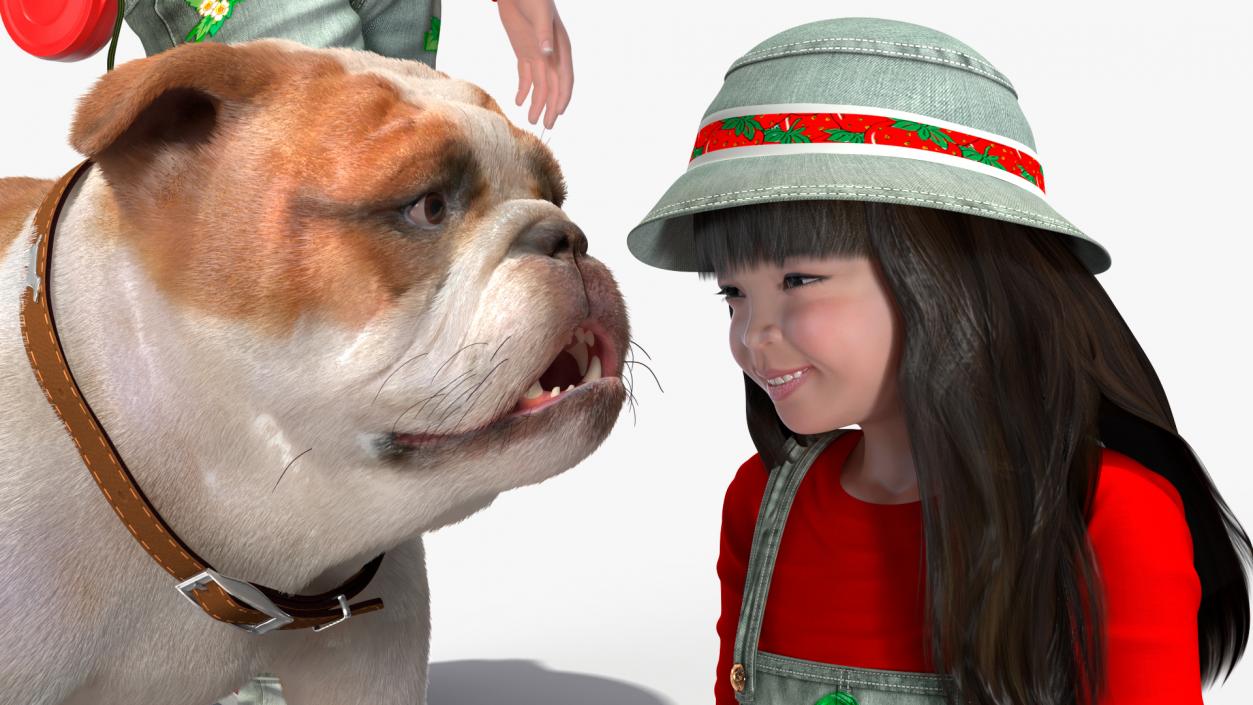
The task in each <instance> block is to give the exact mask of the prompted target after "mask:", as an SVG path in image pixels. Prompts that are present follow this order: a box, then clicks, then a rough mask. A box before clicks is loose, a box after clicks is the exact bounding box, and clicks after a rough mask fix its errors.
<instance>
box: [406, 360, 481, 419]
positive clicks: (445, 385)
mask: <svg viewBox="0 0 1253 705" xmlns="http://www.w3.org/2000/svg"><path fill="white" fill-rule="evenodd" d="M470 372H471V370H466V371H465V372H462V373H461V374H459V375H457V376H456V377H454V378H453V379H452V381H450V382H446V383H445V384H444V386H443V387H440V388H439V390H438V391H437V392H436V393H435V394H432V395H431V396H429V397H427V398H426V399H423V400H422V401H416V402H414V403H413V404H411V405H410V406H409V408H408V409H405V410H404V411H402V412H400V416H397V417H396V421H395V422H394V423H392V433H395V432H396V427H397V426H398V425H400V420H401V419H402V418H404V417H405V414H407V413H409V411H410V410H412V409H413V407H415V406H417V405H419V404H426V403H427V402H429V401H431V400H432V399H434V398H435V397H437V396H440V393H441V392H443V391H444V390H445V389H447V388H448V385H450V384H452V383H453V382H455V381H456V380H457V379H459V378H461V377H463V376H465V375H467V374H469V373H470Z"/></svg>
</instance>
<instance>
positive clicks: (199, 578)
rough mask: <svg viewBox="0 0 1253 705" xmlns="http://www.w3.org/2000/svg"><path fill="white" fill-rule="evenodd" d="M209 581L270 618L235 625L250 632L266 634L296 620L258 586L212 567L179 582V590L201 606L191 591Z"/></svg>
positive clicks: (199, 588) (200, 588)
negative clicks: (223, 573)
mask: <svg viewBox="0 0 1253 705" xmlns="http://www.w3.org/2000/svg"><path fill="white" fill-rule="evenodd" d="M209 583H217V585H218V587H220V588H222V589H223V590H225V591H226V593H227V594H228V595H230V596H231V597H234V598H235V599H237V600H239V601H241V602H243V603H244V604H246V605H248V606H249V607H251V608H253V609H254V610H256V611H258V612H261V613H262V614H264V615H266V616H268V617H269V618H270V619H267V620H266V621H264V622H261V623H260V624H252V625H249V624H236V625H235V626H237V627H239V628H240V629H243V630H244V631H246V632H250V633H252V634H265V633H266V632H270V631H274V630H275V629H278V628H279V627H282V626H284V625H287V624H291V623H292V622H294V621H295V618H294V617H292V616H291V615H290V614H287V613H286V612H284V611H283V610H281V609H279V607H278V605H276V604H274V603H273V602H271V601H270V598H268V597H266V596H265V593H263V592H261V591H260V590H258V589H257V588H256V586H254V585H252V584H251V583H246V582H244V581H242V580H236V579H235V578H228V577H227V576H225V575H222V574H221V573H218V572H217V571H215V570H212V569H211V568H205V569H204V570H203V571H201V572H200V573H197V574H196V575H193V576H192V577H190V578H188V579H186V580H184V581H183V582H181V583H179V584H178V591H179V592H180V593H182V595H183V597H186V598H187V600H188V601H189V602H191V603H192V604H193V605H195V606H196V607H197V608H199V607H200V603H199V602H196V598H194V597H192V596H191V593H192V591H194V590H202V589H204V587H205V586H206V585H208V584H209Z"/></svg>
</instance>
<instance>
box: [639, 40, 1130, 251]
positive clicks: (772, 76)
mask: <svg viewBox="0 0 1253 705" xmlns="http://www.w3.org/2000/svg"><path fill="white" fill-rule="evenodd" d="M810 199H833V200H854V201H882V202H887V203H899V204H902V205H910V206H924V207H929V208H939V209H942V210H949V211H957V212H959V213H969V214H971V215H978V216H983V217H987V218H995V219H997V220H1004V221H1008V222H1011V223H1020V224H1023V225H1028V226H1032V227H1035V228H1039V229H1041V230H1047V231H1051V232H1054V233H1058V234H1060V235H1062V236H1064V238H1063V239H1064V241H1065V242H1066V244H1067V245H1068V246H1069V247H1070V248H1071V250H1072V251H1073V252H1074V253H1075V254H1076V255H1077V256H1078V257H1079V259H1080V261H1082V262H1083V263H1084V265H1085V266H1087V268H1088V270H1089V271H1091V272H1092V273H1094V274H1096V273H1099V272H1103V271H1105V270H1106V269H1108V268H1109V265H1110V257H1109V253H1108V252H1106V251H1105V248H1103V247H1101V245H1100V244H1099V243H1097V242H1096V241H1094V240H1092V239H1091V238H1089V237H1088V236H1087V235H1084V234H1083V233H1082V232H1081V231H1080V230H1079V229H1078V228H1076V227H1075V226H1074V225H1072V224H1071V223H1070V222H1069V221H1068V220H1066V219H1065V218H1063V217H1062V216H1061V215H1060V214H1058V213H1057V211H1055V210H1053V207H1052V206H1051V205H1049V203H1048V201H1047V199H1046V197H1045V181H1044V173H1043V169H1042V167H1041V165H1040V161H1039V159H1038V158H1037V157H1036V155H1035V141H1034V139H1033V138H1032V136H1031V128H1030V126H1029V125H1028V124H1027V119H1026V118H1025V117H1024V116H1023V114H1022V110H1021V109H1020V108H1019V107H1018V94H1017V92H1016V91H1015V90H1014V87H1013V85H1012V84H1011V83H1010V82H1009V79H1008V78H1006V77H1005V76H1004V74H1002V73H1001V72H1000V71H997V70H996V68H995V67H993V66H992V64H990V63H989V62H988V61H987V60H986V59H984V58H983V57H982V56H980V55H979V54H978V53H976V52H975V51H974V50H973V49H971V48H970V47H968V46H966V45H965V44H963V43H961V42H959V41H957V40H956V39H954V38H952V37H950V36H948V35H947V34H944V33H942V32H937V31H935V30H933V29H929V28H927V27H922V26H919V25H915V24H909V23H907V22H897V21H893V20H885V19H877V18H864V17H858V18H839V19H832V20H824V21H820V22H811V23H809V24H804V25H800V26H799V27H793V28H792V29H789V30H786V31H783V32H781V33H779V34H776V35H775V36H773V37H771V38H770V39H767V40H766V41H764V42H762V43H761V44H759V45H757V46H756V47H754V48H753V50H752V51H750V52H748V53H747V54H745V55H743V56H741V57H740V58H739V59H737V60H736V61H735V63H733V64H731V68H730V69H729V70H728V71H727V73H726V76H725V77H724V81H723V84H722V90H720V91H719V92H718V95H717V97H715V98H714V100H713V103H711V104H710V105H709V108H708V109H706V110H705V115H704V117H703V118H702V119H701V122H700V126H699V129H698V130H697V135H696V142H695V144H694V146H693V149H692V154H691V157H690V161H689V162H688V167H687V171H685V172H684V173H683V175H681V176H680V177H679V178H678V180H677V181H675V182H674V184H673V185H671V186H670V188H669V190H667V191H666V193H665V195H663V196H662V197H661V200H660V201H658V202H657V205H656V206H654V207H653V209H652V210H651V211H650V212H649V213H648V215H647V216H645V217H644V220H643V221H641V222H640V224H639V225H637V226H635V228H633V229H632V230H631V232H630V234H629V235H628V236H627V247H628V249H630V251H631V254H633V255H635V257H636V258H638V259H639V260H640V261H642V262H644V263H645V264H650V265H652V266H654V267H660V268H662V269H670V270H676V271H686V272H693V271H697V269H698V266H697V262H696V256H695V247H694V243H693V240H692V214H693V213H699V212H702V211H711V210H716V209H719V208H728V207H732V206H738V205H745V204H749V203H762V202H768V201H794V200H810Z"/></svg>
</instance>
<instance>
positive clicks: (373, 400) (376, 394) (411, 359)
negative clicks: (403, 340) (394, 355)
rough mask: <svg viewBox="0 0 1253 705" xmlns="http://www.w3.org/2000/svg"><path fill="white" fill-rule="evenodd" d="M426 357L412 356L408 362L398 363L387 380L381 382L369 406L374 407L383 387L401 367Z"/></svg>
mask: <svg viewBox="0 0 1253 705" xmlns="http://www.w3.org/2000/svg"><path fill="white" fill-rule="evenodd" d="M426 355H427V353H422V354H420V355H414V356H413V357H411V358H409V359H408V360H405V361H404V362H402V363H400V365H398V366H397V367H396V369H394V370H392V373H391V374H389V375H387V379H385V380H383V383H382V384H380V385H379V390H378V391H377V392H375V393H374V398H373V399H371V400H370V405H371V406H373V405H374V402H376V401H378V398H379V395H380V394H382V393H383V387H385V386H387V382H388V380H390V379H391V378H392V375H394V374H396V373H397V372H399V371H400V368H401V367H404V366H405V365H408V364H409V363H411V362H413V361H414V360H416V359H418V358H420V357H424V356H426Z"/></svg>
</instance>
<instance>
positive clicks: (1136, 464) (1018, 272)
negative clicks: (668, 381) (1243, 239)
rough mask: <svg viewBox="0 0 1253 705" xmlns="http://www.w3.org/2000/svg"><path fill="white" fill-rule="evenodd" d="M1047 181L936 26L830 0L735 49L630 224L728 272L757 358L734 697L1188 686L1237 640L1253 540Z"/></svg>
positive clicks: (928, 695)
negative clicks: (1178, 423)
mask: <svg viewBox="0 0 1253 705" xmlns="http://www.w3.org/2000/svg"><path fill="white" fill-rule="evenodd" d="M1044 193H1045V178H1044V173H1043V168H1042V166H1041V164H1040V162H1039V160H1038V159H1037V158H1036V156H1035V154H1034V150H1033V140H1032V137H1031V132H1030V128H1029V127H1028V125H1027V122H1026V120H1025V118H1024V117H1023V115H1022V113H1021V111H1020V109H1019V107H1018V104H1017V98H1016V93H1015V92H1014V89H1013V86H1012V84H1010V82H1009V80H1008V79H1007V78H1006V77H1005V76H1004V75H1003V74H1001V73H1000V72H999V71H997V70H996V69H995V68H994V67H993V66H992V65H991V64H990V63H988V62H987V60H986V59H984V58H983V57H982V56H980V55H979V54H977V53H976V52H974V51H973V50H972V49H970V47H968V46H966V45H964V44H962V43H961V42H958V41H957V40H955V39H953V38H952V37H949V36H948V35H945V34H942V33H940V32H936V31H934V30H930V29H927V28H924V27H919V26H916V25H910V24H906V23H901V22H893V21H887V20H876V19H864V18H863V19H840V20H830V21H825V22H816V23H811V24H807V25H802V26H800V27H796V28H793V29H791V30H787V31H785V32H782V33H780V34H778V35H776V36H775V37H772V38H770V39H768V40H767V41H765V42H763V43H762V44H761V45H759V46H757V47H756V48H754V49H753V50H752V51H750V52H748V53H747V54H745V55H744V56H743V57H741V58H740V59H739V60H737V61H736V62H735V63H734V64H732V66H731V69H730V71H729V72H728V73H727V75H726V78H725V82H724V85H723V87H722V90H721V91H720V92H719V94H718V96H717V97H716V98H715V99H714V102H713V104H712V105H711V106H710V107H709V109H708V110H707V112H706V115H705V118H704V119H703V120H702V123H701V129H700V130H699V132H698V135H697V139H696V144H695V146H694V149H693V152H692V160H691V163H690V165H689V168H688V170H687V172H686V173H685V174H684V175H683V176H682V177H681V178H680V179H679V180H678V181H677V182H676V183H675V184H674V185H673V186H671V188H670V189H669V191H668V192H667V193H666V194H665V195H664V196H663V197H662V199H661V201H660V203H658V205H657V206H656V207H655V208H654V209H653V211H652V212H651V213H649V215H648V216H647V217H646V218H645V219H644V221H643V222H642V223H641V224H640V225H639V226H637V227H636V228H635V229H634V230H633V231H632V232H631V234H630V236H629V239H628V245H629V247H630V249H631V251H632V253H633V254H635V256H636V257H638V258H639V259H641V260H642V261H644V262H645V263H648V264H651V265H654V266H657V267H661V268H665V269H673V270H681V271H697V272H700V276H701V277H702V278H710V277H716V279H717V281H718V284H719V286H720V287H721V289H720V290H719V292H718V293H719V294H720V295H723V296H724V297H725V299H726V302H727V304H728V306H729V308H730V316H731V326H730V343H731V350H732V355H733V357H734V358H735V360H736V362H737V363H738V364H739V365H740V367H741V368H742V369H743V371H744V377H745V389H746V396H747V412H748V426H749V432H750V434H751V436H752V439H753V443H754V445H755V446H756V447H757V449H758V451H759V452H758V454H757V455H754V456H753V457H752V458H750V459H749V460H748V461H747V462H746V463H744V465H743V466H742V467H741V468H740V470H739V472H738V473H737V475H736V477H735V479H734V480H733V481H732V483H731V486H730V487H729V488H728V491H727V496H726V502H725V506H724V515H723V537H722V550H721V555H720V557H719V561H718V573H719V577H720V579H721V582H722V592H723V609H722V617H721V619H720V620H719V622H718V632H719V636H720V638H721V644H722V648H721V653H720V658H719V665H718V680H717V685H716V687H715V695H716V699H717V702H718V703H719V705H730V704H731V703H734V702H735V701H736V700H739V701H740V702H741V703H746V704H747V703H762V704H763V705H765V704H769V703H794V704H799V705H805V704H809V703H814V704H816V705H833V704H837V703H838V704H840V705H850V704H853V703H862V705H872V704H873V705H882V704H899V705H905V704H908V705H934V704H938V703H944V702H970V703H980V704H982V703H1031V704H1032V705H1039V704H1049V703H1076V702H1077V703H1093V702H1098V703H1101V704H1102V705H1121V704H1124V703H1127V704H1129V703H1141V704H1143V703H1167V702H1169V703H1180V702H1188V703H1198V704H1199V703H1201V688H1202V682H1203V681H1204V683H1205V684H1208V683H1210V682H1212V681H1213V680H1214V679H1215V678H1216V677H1217V675H1218V673H1219V671H1221V670H1223V668H1226V669H1227V671H1228V672H1229V671H1230V669H1231V668H1232V667H1233V666H1234V664H1235V662H1236V661H1237V660H1238V659H1239V658H1240V656H1241V655H1242V653H1243V651H1244V648H1245V645H1246V642H1247V639H1248V629H1249V597H1248V587H1247V578H1246V575H1245V570H1246V566H1247V563H1248V557H1249V554H1250V549H1251V547H1250V544H1249V540H1248V538H1247V536H1246V535H1245V533H1244V531H1243V530H1242V529H1241V527H1240V525H1239V523H1238V522H1237V521H1236V519H1235V518H1234V517H1233V516H1232V515H1231V513H1230V511H1229V510H1228V509H1227V507H1226V504H1225V503H1224V502H1223V499H1222V497H1221V496H1220V495H1219V493H1218V491H1217V490H1216V488H1215V487H1214V486H1213V484H1212V483H1211V481H1210V479H1209V477H1208V475H1207V474H1206V472H1205V471H1204V469H1203V468H1202V466H1201V464H1200V462H1199V460H1198V459H1197V458H1196V456H1195V455H1194V454H1193V453H1192V451H1191V449H1190V448H1189V446H1188V445H1187V443H1186V442H1184V441H1183V439H1182V438H1180V437H1179V436H1178V434H1177V432H1176V428H1175V423H1174V419H1173V416H1172V414H1171V410H1170V404H1169V402H1168V400H1167V398H1166V395H1165V393H1164V391H1163V389H1162V386H1161V384H1160V382H1159V381H1158V378H1157V375H1156V373H1155V372H1154V370H1153V367H1152V365H1151V364H1150V362H1149V360H1148V359H1147V357H1146V356H1145V355H1144V352H1143V350H1142V349H1141V348H1140V346H1139V344H1138V343H1137V342H1136V339H1135V337H1134V336H1133V335H1132V333H1131V332H1130V330H1129V329H1128V328H1127V325H1126V323H1125V322H1124V321H1123V319H1122V317H1121V316H1120V315H1119V313H1118V311H1117V309H1116V308H1115V307H1114V305H1113V303H1112V302H1111V301H1110V299H1109V297H1108V296H1107V295H1106V293H1105V291H1104V289H1103V288H1102V287H1101V285H1100V284H1099V283H1098V282H1097V280H1096V278H1095V277H1094V276H1093V275H1094V274H1096V273H1099V272H1101V271H1104V270H1105V269H1106V268H1108V266H1109V263H1110V262H1109V256H1108V254H1107V253H1106V252H1105V250H1104V248H1102V247H1101V246H1100V245H1099V244H1097V243H1096V242H1094V241H1092V240H1091V239H1090V238H1088V237H1087V236H1086V235H1084V234H1083V233H1082V232H1080V231H1079V230H1078V229H1077V228H1075V227H1074V226H1073V225H1072V224H1070V223H1069V222H1068V221H1066V220H1065V219H1064V218H1063V217H1062V216H1060V215H1059V214H1058V213H1057V212H1056V211H1054V210H1053V209H1052V207H1051V206H1050V205H1049V204H1048V202H1047V201H1046V200H1045V197H1044ZM852 424H857V425H859V426H860V429H858V430H851V431H848V430H844V429H843V428H842V427H844V426H848V425H852Z"/></svg>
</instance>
